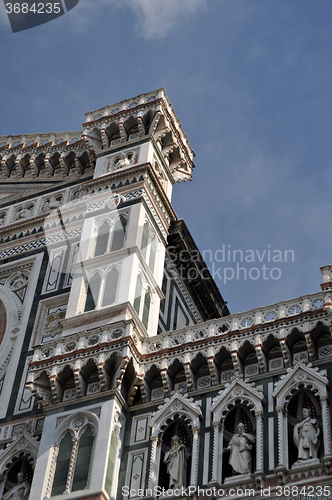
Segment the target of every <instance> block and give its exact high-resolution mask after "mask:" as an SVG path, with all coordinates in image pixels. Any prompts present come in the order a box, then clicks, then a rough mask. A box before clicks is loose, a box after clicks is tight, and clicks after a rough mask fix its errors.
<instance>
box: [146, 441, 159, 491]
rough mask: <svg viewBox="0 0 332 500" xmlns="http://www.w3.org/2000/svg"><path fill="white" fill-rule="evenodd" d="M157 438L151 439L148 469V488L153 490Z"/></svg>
mask: <svg viewBox="0 0 332 500" xmlns="http://www.w3.org/2000/svg"><path fill="white" fill-rule="evenodd" d="M157 445H158V438H157V437H152V438H151V456H150V468H149V484H148V488H149V489H151V490H153V487H154V482H155V477H156V476H155V471H156V467H157V464H156V452H157Z"/></svg>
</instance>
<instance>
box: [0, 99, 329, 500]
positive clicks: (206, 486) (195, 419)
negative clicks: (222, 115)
mask: <svg viewBox="0 0 332 500" xmlns="http://www.w3.org/2000/svg"><path fill="white" fill-rule="evenodd" d="M193 157H194V152H193V150H192V148H191V146H190V144H189V141H188V138H187V136H186V135H185V133H184V131H183V129H182V127H181V124H180V122H179V120H178V118H177V116H176V114H175V112H174V109H173V107H172V105H171V103H170V102H169V100H168V97H167V95H166V93H165V90H164V89H159V90H157V91H155V92H151V93H149V94H144V95H140V96H138V97H136V98H133V99H128V100H126V101H122V102H120V103H117V104H114V105H110V106H105V107H104V108H102V109H99V110H96V111H93V112H88V113H86V121H85V123H84V124H83V129H82V130H80V131H79V132H64V133H49V134H30V135H29V134H27V135H20V136H6V137H0V160H1V186H0V193H1V206H0V498H3V499H5V500H6V499H8V500H27V499H28V498H30V499H31V500H44V499H47V498H53V499H55V500H60V499H61V500H62V499H63V500H66V499H81V500H83V499H84V500H110V499H112V500H113V499H114V500H120V499H122V498H124V499H125V500H138V499H141V498H145V499H149V500H151V499H157V498H171V499H174V498H178V499H182V498H188V497H189V498H192V499H195V500H196V499H198V498H199V499H203V498H228V499H231V498H247V497H248V498H255V499H263V498H271V499H277V498H282V499H288V498H311V499H315V500H317V499H318V498H331V497H332V476H331V474H332V449H331V446H332V444H331V416H330V414H331V382H332V369H331V368H332V363H331V362H332V338H331V326H332V325H331V318H332V316H331V312H332V297H331V294H332V266H325V267H322V268H321V272H322V276H323V278H322V284H321V285H320V287H319V285H318V286H317V289H318V288H319V289H318V291H317V293H314V294H309V295H303V296H301V297H298V298H295V299H293V300H289V301H284V302H280V303H277V304H273V305H271V306H267V307H262V308H257V309H253V310H250V311H247V312H243V313H241V314H230V311H229V310H228V308H227V304H226V302H225V301H224V299H223V297H222V296H221V294H220V292H219V290H218V288H217V286H216V284H215V283H214V281H213V279H212V277H211V275H210V273H209V271H208V269H207V266H206V265H205V263H204V260H203V258H202V256H201V254H200V252H199V250H198V248H197V247H196V245H195V242H194V240H193V238H192V236H191V234H190V232H189V230H188V228H187V226H186V224H185V222H184V221H183V220H181V219H178V218H177V215H176V214H175V211H174V209H173V207H172V204H171V196H172V188H173V185H174V183H175V182H182V181H187V180H191V177H192V172H193V168H194V164H193ZM183 188H185V187H183Z"/></svg>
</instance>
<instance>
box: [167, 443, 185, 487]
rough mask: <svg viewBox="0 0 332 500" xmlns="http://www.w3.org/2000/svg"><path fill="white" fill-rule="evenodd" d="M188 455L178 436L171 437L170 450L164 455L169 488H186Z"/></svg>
mask: <svg viewBox="0 0 332 500" xmlns="http://www.w3.org/2000/svg"><path fill="white" fill-rule="evenodd" d="M187 461H188V454H187V450H186V447H185V445H184V444H182V443H181V442H180V438H179V436H173V437H172V446H171V449H170V450H169V451H168V452H167V453H166V454H165V458H164V462H165V464H166V465H167V472H168V474H169V487H170V489H173V488H179V487H180V488H181V487H182V486H186V478H187Z"/></svg>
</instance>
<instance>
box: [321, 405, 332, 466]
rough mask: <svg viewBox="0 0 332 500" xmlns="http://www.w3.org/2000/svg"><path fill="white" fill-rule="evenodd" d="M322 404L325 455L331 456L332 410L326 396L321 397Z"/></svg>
mask: <svg viewBox="0 0 332 500" xmlns="http://www.w3.org/2000/svg"><path fill="white" fill-rule="evenodd" d="M320 400H321V404H322V423H323V441H324V456H325V457H326V456H328V457H330V456H331V429H330V412H329V406H328V403H327V398H326V397H321V398H320Z"/></svg>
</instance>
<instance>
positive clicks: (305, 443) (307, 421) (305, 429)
mask: <svg viewBox="0 0 332 500" xmlns="http://www.w3.org/2000/svg"><path fill="white" fill-rule="evenodd" d="M302 417H303V420H302V422H300V423H299V424H296V426H295V427H294V436H293V437H294V443H295V445H296V447H297V449H298V459H299V460H310V459H311V458H317V451H318V436H319V434H320V429H319V427H318V422H317V420H316V419H315V418H310V412H309V410H308V408H303V410H302Z"/></svg>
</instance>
